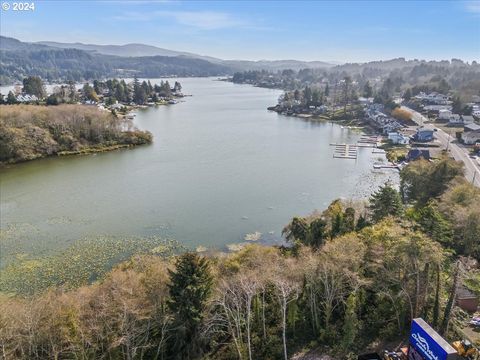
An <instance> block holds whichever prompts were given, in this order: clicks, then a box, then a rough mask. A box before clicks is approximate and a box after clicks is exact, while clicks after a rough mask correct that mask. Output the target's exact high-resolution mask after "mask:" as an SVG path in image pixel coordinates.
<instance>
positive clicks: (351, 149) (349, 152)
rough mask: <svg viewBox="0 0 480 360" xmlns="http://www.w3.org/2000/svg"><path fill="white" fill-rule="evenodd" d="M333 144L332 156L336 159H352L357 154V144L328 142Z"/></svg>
mask: <svg viewBox="0 0 480 360" xmlns="http://www.w3.org/2000/svg"><path fill="white" fill-rule="evenodd" d="M330 145H332V146H335V150H334V152H333V157H334V158H338V159H353V160H355V159H356V158H357V155H358V146H357V145H353V144H330Z"/></svg>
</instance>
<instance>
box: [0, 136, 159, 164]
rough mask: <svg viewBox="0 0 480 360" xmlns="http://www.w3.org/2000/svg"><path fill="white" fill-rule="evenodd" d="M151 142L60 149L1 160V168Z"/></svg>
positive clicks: (93, 153) (110, 150)
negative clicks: (28, 156) (8, 160)
mask: <svg viewBox="0 0 480 360" xmlns="http://www.w3.org/2000/svg"><path fill="white" fill-rule="evenodd" d="M150 144H151V143H148V144H116V145H105V146H98V147H87V148H85V149H82V150H65V151H59V152H58V153H55V154H51V155H41V156H38V157H35V158H33V159H25V160H18V161H12V162H1V161H0V170H1V169H5V168H9V167H10V166H15V165H19V164H23V163H28V162H31V161H35V160H42V159H49V158H54V157H68V156H86V155H95V154H98V153H106V152H112V151H117V150H123V149H130V148H134V147H137V146H143V145H150Z"/></svg>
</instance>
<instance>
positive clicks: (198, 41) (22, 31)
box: [0, 0, 480, 63]
mask: <svg viewBox="0 0 480 360" xmlns="http://www.w3.org/2000/svg"><path fill="white" fill-rule="evenodd" d="M0 2H2V5H4V3H9V5H11V6H10V9H9V10H4V9H3V6H2V10H0V14H1V19H0V20H1V21H0V33H1V34H2V35H3V36H10V37H14V38H17V39H19V40H22V41H29V42H31V41H42V40H43V41H59V42H83V43H90V44H117V45H121V44H127V43H143V44H148V45H154V46H158V47H162V48H166V49H171V50H178V51H188V52H193V53H197V54H202V55H209V56H214V57H218V58H222V59H248V60H260V59H267V60H275V59H298V60H309V61H310V60H320V61H335V62H342V63H343V62H366V61H372V60H386V59H392V58H396V57H405V58H407V59H426V60H449V59H452V58H460V59H463V60H466V61H472V60H476V61H477V62H478V61H479V60H480V0H474V1H461V0H456V1H447V0H441V1H428V0H424V1H418V0H417V1H414V0H404V1H387V0H384V1H380V0H377V1H313V0H312V1H246V0H244V1H227V0H224V1H221V0H218V1H175V0H171V1H170V0H163V1H118V0H111V1H93V0H83V1H67V0H65V1H61V0H49V1H45V0H37V1H28V0H27V2H29V3H31V2H34V4H35V10H33V11H32V10H30V11H13V9H12V7H13V1H2V0H0ZM22 2H25V0H22Z"/></svg>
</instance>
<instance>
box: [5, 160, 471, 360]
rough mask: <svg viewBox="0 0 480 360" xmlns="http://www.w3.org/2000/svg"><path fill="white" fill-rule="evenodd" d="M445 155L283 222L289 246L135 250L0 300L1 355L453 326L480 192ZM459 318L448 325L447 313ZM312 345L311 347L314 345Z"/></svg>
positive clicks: (236, 349) (130, 354)
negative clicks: (109, 266)
mask: <svg viewBox="0 0 480 360" xmlns="http://www.w3.org/2000/svg"><path fill="white" fill-rule="evenodd" d="M462 172H463V169H462V166H461V164H459V163H456V162H455V161H453V160H450V159H446V158H445V159H443V158H442V159H440V160H438V161H435V162H427V161H423V160H419V161H416V162H412V163H411V164H409V165H408V166H407V167H406V168H405V169H404V170H402V172H401V186H400V189H399V190H397V189H395V188H394V187H392V185H390V184H385V185H384V186H383V187H381V188H380V189H378V190H377V191H376V192H375V193H374V194H373V195H372V196H371V198H370V199H366V200H365V201H364V202H361V201H360V202H359V201H357V202H353V201H345V200H336V201H334V202H332V203H331V204H330V206H329V207H328V208H327V209H325V210H324V211H322V212H314V213H312V214H310V215H308V216H306V217H295V218H293V219H292V221H291V222H290V223H289V224H287V225H286V227H285V229H284V235H285V237H286V239H287V241H288V243H289V244H290V246H288V247H270V246H258V245H251V246H247V247H245V248H243V249H241V250H240V251H238V252H236V253H230V254H223V253H213V254H211V255H210V256H208V257H203V256H200V255H198V254H195V253H189V252H187V253H184V254H183V255H179V256H170V257H167V258H165V257H159V256H155V255H153V254H147V255H145V254H144V255H141V256H135V257H133V258H132V259H131V260H129V261H126V262H123V263H121V264H120V265H118V266H117V267H115V269H114V270H112V271H111V272H110V273H109V274H107V275H106V276H105V277H104V278H102V280H99V281H98V282H96V283H94V284H92V285H90V286H84V287H80V288H77V289H73V290H66V289H65V288H62V287H58V286H57V287H54V288H52V289H50V290H48V291H46V292H42V293H39V294H37V295H34V296H30V297H19V296H15V297H7V296H4V297H3V298H1V299H0V343H1V344H2V345H3V353H4V354H6V355H5V356H6V357H7V358H19V359H31V358H45V359H47V358H57V359H69V358H84V359H86V358H88V359H97V358H110V359H197V358H198V359H199V358H204V359H287V358H290V357H291V356H292V355H293V354H294V353H296V352H305V351H307V350H311V351H313V352H316V353H318V354H320V353H323V354H325V353H329V354H331V355H333V356H334V357H335V358H337V359H346V358H347V359H348V358H354V354H356V353H358V352H361V351H364V350H366V349H374V348H378V347H381V346H382V344H384V343H385V342H387V341H389V340H395V341H397V342H398V341H401V340H402V339H404V338H405V334H406V332H407V331H408V328H409V324H410V321H411V319H412V318H415V317H418V316H422V317H423V318H424V319H426V320H427V321H428V322H429V323H430V324H432V326H433V327H434V328H435V329H437V330H438V331H439V332H440V333H443V334H445V336H447V337H449V336H450V335H452V334H454V333H455V332H456V331H458V326H457V325H458V321H457V320H456V317H457V313H458V310H457V309H456V308H455V307H454V302H453V301H452V299H453V298H454V294H455V289H456V288H457V286H458V285H465V286H467V285H468V286H469V287H470V288H472V289H473V290H474V291H477V290H478V289H479V288H480V287H479V276H478V274H479V273H478V270H477V268H476V267H475V266H474V265H472V264H474V262H473V261H472V259H476V260H480V242H479V239H480V207H479V204H480V190H479V189H478V188H475V187H473V186H472V185H471V184H469V183H467V182H466V181H465V180H464V179H463V177H462ZM453 319H455V321H453ZM312 349H313V350H312Z"/></svg>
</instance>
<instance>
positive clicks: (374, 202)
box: [370, 183, 403, 222]
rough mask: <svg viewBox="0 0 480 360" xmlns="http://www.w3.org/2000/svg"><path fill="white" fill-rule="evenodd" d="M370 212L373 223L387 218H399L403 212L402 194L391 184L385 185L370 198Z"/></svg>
mask: <svg viewBox="0 0 480 360" xmlns="http://www.w3.org/2000/svg"><path fill="white" fill-rule="evenodd" d="M370 210H371V212H372V220H373V222H378V221H380V220H382V219H383V218H385V217H387V216H399V215H401V214H402V212H403V205H402V199H401V197H400V193H399V192H398V191H397V190H395V189H394V188H393V187H392V186H391V185H390V184H388V183H387V184H385V185H384V186H382V187H381V188H380V189H379V190H378V191H377V192H375V193H373V195H372V196H371V197H370Z"/></svg>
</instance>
